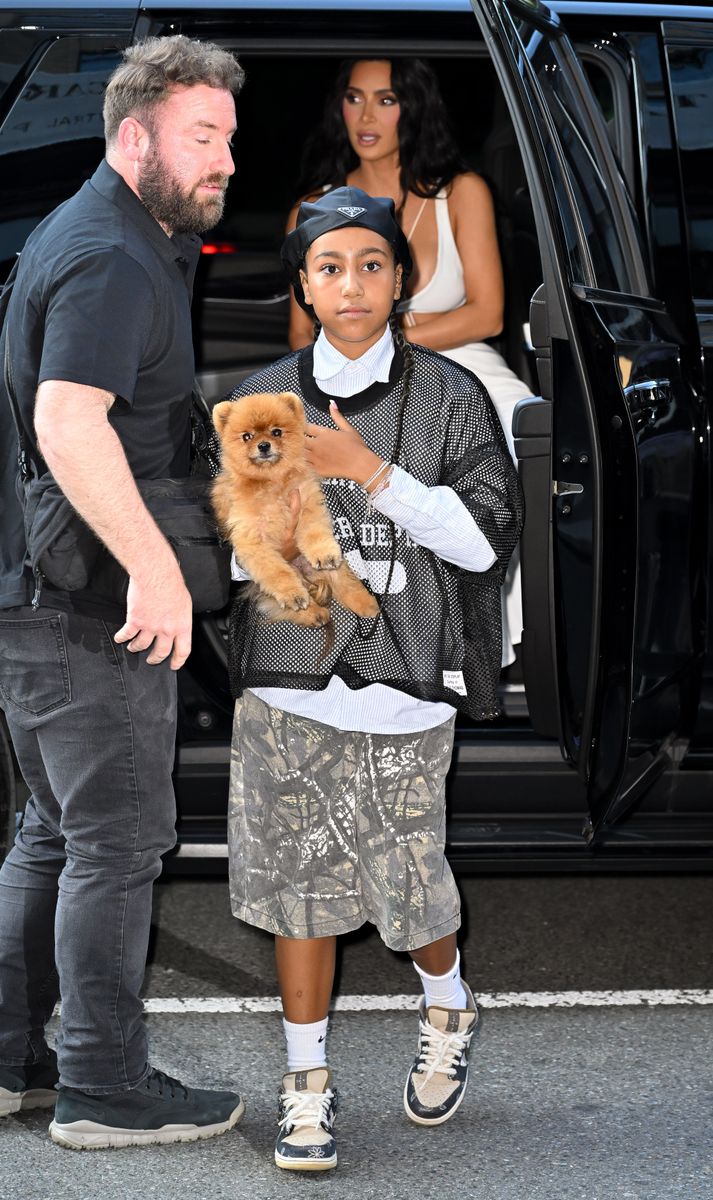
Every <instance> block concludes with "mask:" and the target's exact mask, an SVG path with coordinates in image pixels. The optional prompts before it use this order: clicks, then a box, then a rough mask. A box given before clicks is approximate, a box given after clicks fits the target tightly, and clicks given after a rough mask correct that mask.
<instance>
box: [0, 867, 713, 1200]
mask: <svg viewBox="0 0 713 1200" xmlns="http://www.w3.org/2000/svg"><path fill="white" fill-rule="evenodd" d="M461 889H462V892H463V895H464V901H465V906H464V907H465V912H466V922H465V931H464V932H465V937H464V943H463V958H464V962H465V964H466V973H467V977H468V979H469V980H470V982H471V983H472V985H473V987H474V988H475V990H476V991H477V992H480V994H481V995H483V996H486V995H487V996H490V997H491V1001H489V1003H492V997H493V995H494V994H502V993H516V994H517V997H519V998H520V999H519V1000H518V999H517V998H516V999H515V1000H514V1001H513V1000H511V1001H509V1002H508V1003H509V1005H510V1006H509V1007H504V1008H494V1007H488V1008H486V1009H485V1016H484V1021H483V1033H482V1036H481V1038H480V1040H479V1043H478V1045H477V1048H476V1053H475V1056H474V1060H473V1061H474V1069H473V1074H472V1080H471V1084H470V1087H469V1091H468V1095H467V1097H466V1100H465V1102H464V1104H463V1105H462V1107H461V1109H460V1111H459V1113H458V1114H457V1116H456V1117H455V1118H454V1120H453V1121H452V1122H450V1123H449V1124H447V1125H445V1126H442V1127H441V1128H438V1129H425V1130H424V1129H420V1128H418V1127H416V1126H414V1125H412V1124H411V1123H410V1122H409V1121H408V1120H407V1119H406V1117H405V1115H404V1113H403V1110H402V1107H401V1091H402V1087H403V1080H404V1075H405V1071H406V1069H407V1067H408V1065H409V1063H410V1061H411V1059H412V1057H413V1053H414V1050H415V1045H416V1033H417V1030H416V1018H415V1016H414V1015H413V1013H412V1012H410V1011H379V1010H378V1009H375V1010H373V1011H366V1012H343V1011H338V1012H336V1013H335V1014H334V1016H333V1018H332V1023H331V1028H330V1060H331V1063H332V1066H333V1069H334V1071H335V1074H336V1078H337V1083H338V1086H339V1089H340V1093H341V1101H342V1104H341V1113H340V1117H339V1121H338V1126H337V1131H338V1134H339V1140H338V1145H339V1154H340V1164H339V1167H338V1169H337V1171H336V1172H330V1173H327V1174H325V1175H324V1176H315V1177H304V1176H296V1175H292V1174H289V1173H282V1172H279V1171H278V1170H277V1169H276V1168H275V1167H274V1166H273V1164H272V1147H273V1138H274V1132H275V1126H274V1115H275V1107H274V1102H275V1093H276V1090H277V1086H278V1082H279V1078H280V1076H281V1073H282V1071H283V1069H284V1054H283V1046H282V1038H281V1028H280V1018H279V1015H278V1014H277V1013H276V1012H256V1011H251V1012H244V1013H237V1014H236V1013H228V1012H221V1013H211V1012H196V1011H192V1009H193V1008H195V1007H196V1004H195V1001H197V1000H201V999H202V1000H203V1001H206V1000H207V999H209V998H211V997H213V998H233V1000H235V999H236V998H237V999H240V998H242V999H244V1000H245V1003H246V1004H252V1005H253V1007H259V1005H258V1004H257V998H262V997H271V996H275V995H276V981H275V972H274V966H273V961H272V947H271V940H270V938H269V937H267V936H265V935H263V934H261V933H257V932H256V931H254V930H251V929H248V928H247V927H246V926H242V925H240V924H238V923H237V922H235V921H234V920H233V919H232V918H231V917H230V915H229V911H228V901H227V886H226V884H225V882H224V881H222V880H212V881H205V880H203V881H200V880H180V881H176V880H175V881H172V882H171V881H169V882H167V883H162V884H160V885H158V886H157V889H156V904H155V929H154V938H153V940H152V947H151V961H150V964H149V967H148V970H147V975H146V984H145V994H146V996H147V997H149V998H150V999H151V1000H152V1001H154V1002H155V1005H154V1007H155V1006H158V1007H163V1008H166V1007H170V1001H172V1000H178V999H181V998H183V999H184V1001H185V1003H186V1007H187V1010H188V1011H186V1012H181V1013H180V1014H175V1013H173V1014H172V1013H169V1012H152V1013H151V1014H150V1015H149V1017H148V1022H149V1028H150V1033H151V1039H152V1045H153V1059H154V1062H155V1063H156V1065H158V1066H160V1067H161V1068H163V1069H164V1070H167V1071H168V1072H169V1073H171V1074H175V1075H178V1076H181V1077H183V1078H184V1079H185V1080H186V1081H187V1082H189V1083H196V1084H203V1085H206V1086H210V1085H211V1084H213V1085H215V1086H221V1087H224V1086H237V1087H238V1088H239V1089H240V1090H242V1091H243V1093H244V1094H245V1097H246V1101H247V1114H246V1116H245V1118H244V1120H243V1121H242V1123H241V1124H240V1126H238V1128H237V1129H236V1130H235V1131H234V1132H232V1133H230V1134H227V1135H225V1136H224V1137H221V1138H216V1139H214V1140H212V1141H208V1142H200V1143H195V1144H192V1145H186V1146H178V1147H160V1148H158V1147H157V1148H146V1149H140V1150H126V1151H119V1152H104V1153H95V1154H72V1153H71V1152H69V1151H65V1150H62V1149H60V1148H59V1147H56V1146H54V1145H52V1144H51V1143H50V1141H49V1139H48V1138H47V1134H46V1129H47V1123H48V1118H47V1116H46V1114H41V1113H29V1114H23V1115H20V1116H18V1117H13V1118H9V1119H8V1120H6V1121H5V1122H3V1124H2V1127H1V1128H0V1145H1V1151H0V1200H65V1198H66V1200H75V1198H76V1200H95V1198H96V1200H115V1198H116V1200H119V1198H121V1200H133V1198H134V1197H136V1198H137V1200H138V1198H139V1197H141V1198H143V1197H154V1196H155V1197H159V1196H160V1197H170V1198H171V1200H173V1198H174V1197H181V1198H182V1197H184V1196H185V1197H189V1198H190V1200H209V1198H210V1200H213V1198H215V1200H223V1198H225V1200H228V1198H229V1200H243V1198H245V1200H248V1198H249V1200H273V1197H279V1198H282V1197H284V1196H288V1195H289V1196H290V1197H292V1196H294V1195H296V1194H298V1193H299V1194H300V1195H302V1194H304V1193H305V1192H310V1194H312V1193H314V1191H315V1190H318V1189H322V1194H323V1195H326V1192H327V1191H328V1192H329V1195H330V1197H333V1198H334V1200H346V1198H349V1200H352V1198H355V1197H360V1198H361V1197H364V1198H368V1200H371V1198H374V1200H377V1198H378V1200H412V1198H417V1200H420V1198H422V1197H424V1198H425V1197H430V1196H433V1197H438V1200H460V1198H461V1197H465V1198H467V1200H470V1198H471V1197H472V1198H473V1200H475V1198H476V1197H477V1198H478V1200H480V1198H481V1197H482V1200H523V1198H527V1200H673V1198H674V1197H682V1198H685V1200H710V1198H713V1157H712V1156H711V1153H710V1147H711V1115H712V1110H713V1079H712V1077H711V1063H713V1006H712V1005H710V1004H697V1005H684V1004H673V1005H671V1004H667V1005H656V1006H650V1005H648V1004H643V1003H642V1004H637V1005H629V1006H625V1007H610V1006H608V1005H607V1004H605V1005H604V1006H602V1007H591V1006H589V1007H588V1006H586V1005H584V1006H583V1005H582V1004H581V1003H580V1004H575V1006H574V1007H570V1008H547V1009H538V1008H527V1007H523V1005H524V1004H525V1003H526V998H527V997H531V994H532V993H537V994H541V993H544V992H551V993H559V992H563V993H566V995H567V996H569V1001H568V1002H571V1000H572V998H573V996H575V994H579V993H581V992H583V991H587V992H592V991H594V992H596V993H598V994H599V998H600V999H602V998H603V999H606V997H607V995H608V994H609V993H610V992H611V991H613V990H617V989H627V990H631V989H644V990H646V992H647V993H651V992H652V991H653V990H655V989H710V988H713V963H712V961H711V946H712V945H713V937H712V934H713V876H688V877H685V876H666V877H635V876H629V877H607V876H598V877H593V878H589V877H582V876H577V877H571V878H570V877H562V876H557V877H550V878H548V877H546V876H541V875H540V876H536V877H523V876H518V877H517V878H503V877H499V878H498V877H492V876H488V877H483V878H471V879H464V880H461ZM338 990H339V995H340V997H342V998H343V999H345V1000H348V998H349V997H354V996H387V997H394V996H396V995H398V994H404V993H405V994H407V995H410V994H415V993H416V991H417V988H416V976H415V973H414V971H413V968H412V967H411V965H410V962H409V961H408V959H407V958H405V957H404V956H398V955H393V954H391V953H389V952H388V951H386V950H384V948H383V947H382V946H381V943H380V942H379V940H378V938H377V937H376V936H375V935H374V934H373V933H370V932H365V933H362V934H359V935H355V936H353V937H351V938H349V939H347V940H345V944H344V946H343V950H342V954H341V961H340V971H339V988H338ZM575 998H576V997H575ZM669 998H670V997H669ZM580 999H581V997H580ZM214 1002H216V1003H217V999H216V1000H215V1001H214Z"/></svg>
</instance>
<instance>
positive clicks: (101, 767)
mask: <svg viewBox="0 0 713 1200" xmlns="http://www.w3.org/2000/svg"><path fill="white" fill-rule="evenodd" d="M118 627H119V626H118V625H112V624H110V623H107V622H105V621H102V620H100V619H98V618H94V617H87V616H79V615H77V614H74V613H71V614H70V613H64V612H57V611H55V610H52V609H49V608H40V609H39V610H38V611H37V612H36V613H33V612H32V610H31V609H29V608H19V609H11V610H6V611H4V612H2V611H0V705H1V706H2V708H3V709H4V711H5V714H6V716H7V721H8V725H9V728H10V734H11V736H12V740H13V743H14V746H15V750H16V753H17V757H18V760H19V763H20V767H21V770H22V773H23V775H24V778H25V781H26V783H27V785H28V787H29V788H30V791H31V793H32V794H31V797H30V799H29V801H28V804H27V809H26V811H25V817H24V821H23V824H22V828H21V830H20V833H19V834H18V837H17V839H16V842H15V845H14V847H13V848H12V850H11V851H10V854H9V855H8V857H7V859H6V861H5V863H4V864H3V867H2V870H0V1063H3V1064H12V1065H17V1064H21V1063H28V1062H33V1061H36V1060H37V1059H41V1058H42V1057H43V1056H44V1055H46V1053H47V1045H46V1042H45V1037H44V1027H45V1023H46V1021H47V1019H48V1018H49V1016H50V1014H51V1013H52V1009H53V1007H54V1005H55V1002H56V1001H57V998H58V996H59V995H60V994H61V1002H62V1014H61V1031H60V1037H59V1041H58V1047H57V1049H58V1056H59V1067H60V1082H61V1083H62V1084H63V1085H64V1086H66V1087H74V1088H81V1089H82V1090H84V1091H89V1092H96V1093H104V1092H115V1091H121V1090H125V1089H128V1088H130V1087H135V1086H136V1084H138V1083H140V1082H141V1081H142V1079H143V1078H144V1077H145V1075H146V1074H147V1072H148V1053H147V1039H146V1031H145V1027H144V1023H143V1017H142V1004H141V1001H140V999H139V989H140V987H141V983H142V979H143V973H144V968H145V964H146V952H147V946H148V937H149V929H150V922H151V896H152V883H153V881H154V879H155V878H156V876H157V875H158V874H159V872H160V870H161V861H160V857H161V855H162V854H163V853H164V852H165V851H166V850H168V849H170V847H171V846H173V845H174V843H175V832H174V826H175V802H174V794H173V787H172V783H171V769H172V766H173V758H174V744H175V733H176V675H175V672H173V671H171V669H170V668H169V666H168V663H167V662H164V663H162V664H161V665H160V666H148V665H147V663H146V653H145V652H143V653H137V654H132V653H131V652H129V651H128V650H127V649H126V647H125V646H123V645H122V646H119V645H117V644H116V643H115V642H114V640H113V635H114V633H115V632H116V630H117V628H118Z"/></svg>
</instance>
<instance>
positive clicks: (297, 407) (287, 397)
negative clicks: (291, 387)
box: [280, 392, 305, 417]
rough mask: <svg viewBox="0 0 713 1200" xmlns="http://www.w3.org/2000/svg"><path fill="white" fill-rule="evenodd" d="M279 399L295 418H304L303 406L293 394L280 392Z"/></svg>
mask: <svg viewBox="0 0 713 1200" xmlns="http://www.w3.org/2000/svg"><path fill="white" fill-rule="evenodd" d="M280 399H281V400H284V402H285V404H286V405H287V407H288V408H291V409H292V411H293V413H294V414H295V416H296V417H304V413H305V408H304V404H303V403H302V401H301V400H300V398H299V396H297V395H295V393H294V392H280Z"/></svg>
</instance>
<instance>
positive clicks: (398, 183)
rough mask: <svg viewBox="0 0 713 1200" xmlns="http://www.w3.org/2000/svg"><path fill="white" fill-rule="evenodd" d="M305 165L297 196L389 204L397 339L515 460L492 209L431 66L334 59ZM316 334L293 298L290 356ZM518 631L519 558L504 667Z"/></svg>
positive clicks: (510, 590)
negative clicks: (465, 371)
mask: <svg viewBox="0 0 713 1200" xmlns="http://www.w3.org/2000/svg"><path fill="white" fill-rule="evenodd" d="M304 162H305V166H304V169H303V172H302V178H301V180H300V182H299V186H298V194H299V196H300V200H302V199H304V198H308V199H314V198H316V197H318V196H319V195H321V194H322V193H324V192H327V191H330V190H331V189H332V188H335V187H341V186H343V185H345V184H347V185H350V186H353V187H359V188H361V189H362V190H363V191H365V192H367V193H368V194H369V195H371V196H386V197H389V198H390V199H392V200H393V201H394V203H395V205H396V212H397V216H398V219H399V222H400V224H401V227H402V229H403V231H404V233H405V234H406V237H407V240H408V244H409V249H410V251H411V255H412V258H413V262H414V271H413V275H412V278H411V283H410V288H409V294H408V295H407V296H406V298H405V299H404V300H403V301H402V303H401V304H400V305H399V313H400V316H401V321H402V329H403V334H404V337H405V338H406V339H407V340H408V341H411V342H416V343H418V344H419V345H422V346H427V347H429V348H430V349H432V350H438V351H439V352H440V353H441V354H445V355H446V356H447V357H449V358H452V359H454V360H455V361H456V362H458V363H460V364H461V365H462V366H465V367H468V368H469V369H470V370H471V371H473V373H474V374H475V375H477V376H478V378H479V379H480V380H481V382H482V383H483V384H484V385H485V387H486V388H487V390H488V392H489V393H490V396H491V398H492V400H493V403H494V404H495V408H496V411H497V413H498V416H499V418H500V421H501V424H502V426H503V429H504V432H505V436H506V438H507V441H508V446H509V448H510V452H511V454H512V455H513V457H514V445H513V438H512V413H513V409H514V407H515V405H516V403H517V402H518V400H522V399H523V398H524V397H526V396H529V395H531V389H530V388H529V387H528V386H527V385H526V384H525V383H523V382H522V380H520V379H518V377H517V376H516V375H515V374H514V373H513V372H512V371H511V370H510V368H509V367H508V365H507V363H506V362H505V360H504V359H503V358H502V356H501V355H500V354H498V352H497V350H495V348H494V347H493V346H491V345H489V344H488V342H487V341H486V339H488V338H492V337H497V335H498V334H499V333H501V331H502V327H503V309H504V283H503V272H502V264H501V261H500V253H499V250H498V241H497V233H496V226H495V214H494V208H493V201H492V197H491V194H490V190H489V188H488V185H487V184H486V183H485V181H484V180H483V179H481V178H480V176H478V175H476V174H474V173H473V172H472V171H469V170H468V167H467V165H466V164H465V162H464V160H463V159H462V157H461V155H460V153H459V151H458V148H457V146H456V144H455V141H454V139H453V135H452V133H451V130H450V123H449V119H448V113H447V111H446V107H445V105H444V103H443V99H442V97H441V94H440V91H439V88H438V82H437V79H436V76H435V74H434V72H433V70H432V68H431V67H430V66H429V65H428V64H427V63H425V62H423V61H422V60H421V59H416V58H398V59H394V60H393V61H388V60H386V59H357V60H349V61H346V62H343V63H341V65H340V67H339V70H338V72H337V76H336V78H335V81H334V86H333V88H332V90H331V92H330V93H329V96H328V97H327V101H326V104H325V109H324V114H323V117H322V121H321V123H320V125H319V127H318V128H317V129H316V130H315V132H314V133H313V135H312V136H311V138H310V139H309V141H308V143H307V146H306V148H305V158H304ZM298 208H299V203H298V204H297V205H296V206H295V207H294V208H293V209H292V211H291V213H290V216H289V220H288V223H287V229H288V232H289V231H290V230H292V229H293V228H294V225H295V221H296V216H297V210H298ZM313 336H314V330H313V327H312V324H311V322H310V320H309V318H308V316H307V314H306V313H305V312H304V311H303V309H301V308H300V307H299V305H298V304H297V303H296V302H295V301H294V298H293V300H292V305H291V312H290V331H289V340H290V346H291V347H292V349H299V348H300V347H301V346H305V345H307V344H308V343H309V342H310V341H312V339H313ZM521 635H522V600H521V592H520V578H519V563H518V560H517V556H516V557H515V558H514V559H513V561H512V563H511V566H510V569H509V571H508V576H507V578H506V581H505V585H504V587H503V665H508V664H509V663H511V662H512V661H513V659H514V657H515V652H514V648H513V644H514V643H518V642H519V641H520V639H521Z"/></svg>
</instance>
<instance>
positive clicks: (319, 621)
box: [290, 604, 331, 629]
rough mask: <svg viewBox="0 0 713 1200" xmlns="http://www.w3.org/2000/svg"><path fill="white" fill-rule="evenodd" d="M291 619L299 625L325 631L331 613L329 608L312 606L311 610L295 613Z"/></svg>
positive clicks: (317, 605)
mask: <svg viewBox="0 0 713 1200" xmlns="http://www.w3.org/2000/svg"><path fill="white" fill-rule="evenodd" d="M290 619H291V620H293V621H294V622H295V624H297V625H306V626H308V627H309V628H311V629H323V628H324V626H325V625H328V624H329V621H330V619H331V613H330V611H329V609H328V608H323V607H322V606H321V605H319V604H311V605H310V607H309V608H307V609H305V610H304V611H303V612H300V613H295V615H294V616H293V617H292V618H290Z"/></svg>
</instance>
